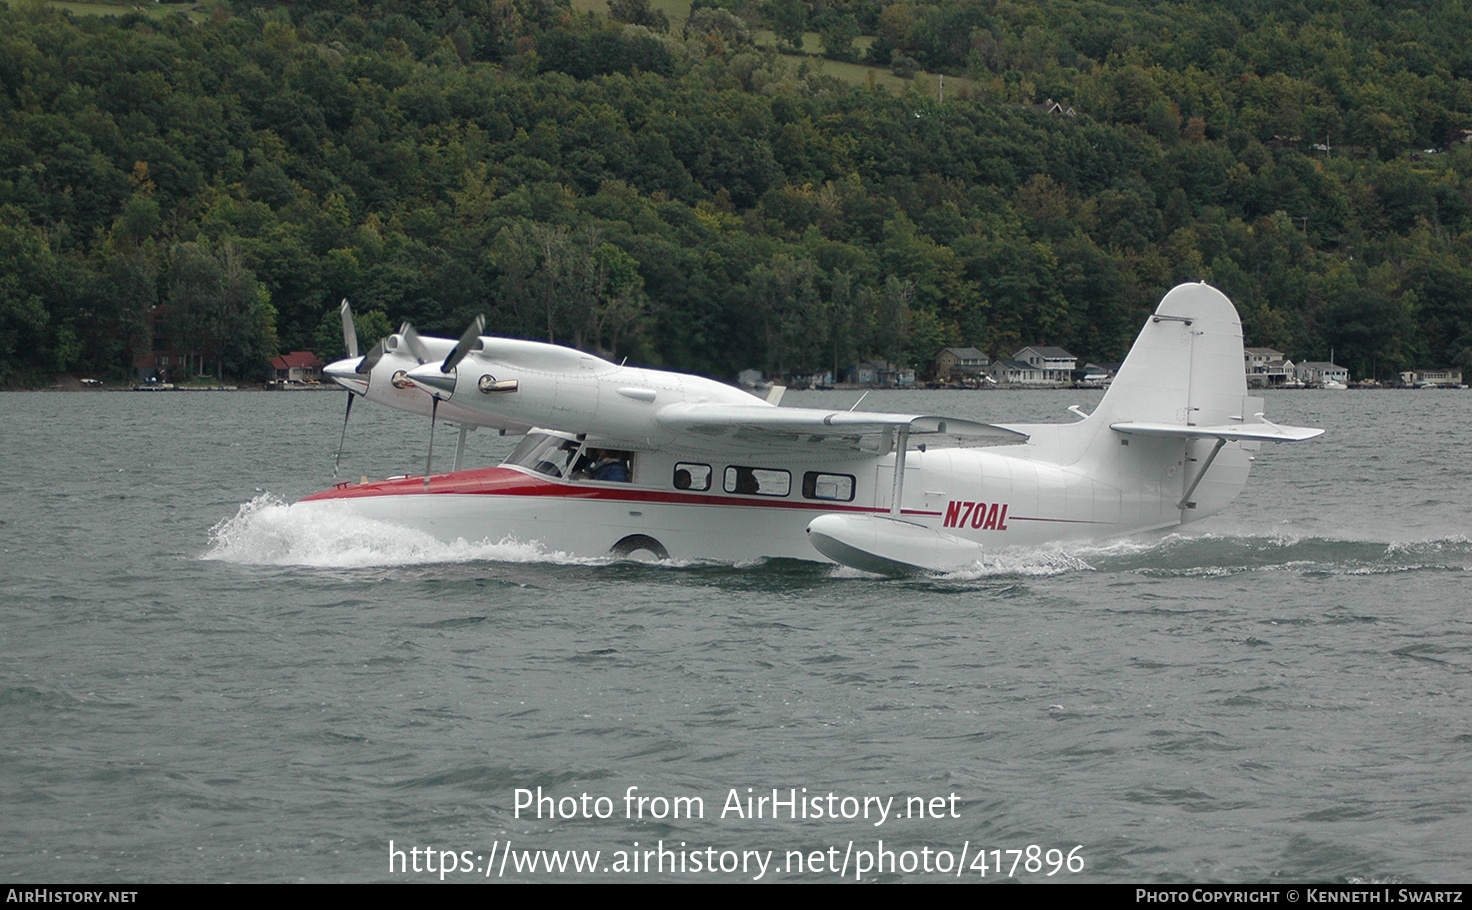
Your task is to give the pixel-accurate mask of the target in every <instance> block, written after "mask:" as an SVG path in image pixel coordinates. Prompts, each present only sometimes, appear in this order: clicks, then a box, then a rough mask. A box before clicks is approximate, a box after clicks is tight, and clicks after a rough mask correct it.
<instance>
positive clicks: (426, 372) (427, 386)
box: [409, 316, 486, 400]
mask: <svg viewBox="0 0 1472 910" xmlns="http://www.w3.org/2000/svg"><path fill="white" fill-rule="evenodd" d="M485 330H486V318H485V317H484V316H477V317H475V321H474V322H472V323H471V324H470V328H468V329H466V330H465V334H464V335H461V336H460V340H459V341H457V342H456V343H455V348H454V350H452V351H450V354H449V356H448V357H446V358H445V362H444V363H441V364H439V365H437V366H436V365H432V364H427V363H426V364H422V365H420V366H418V367H416V368H414V369H412V370H410V371H409V379H410V380H411V381H413V382H414V384H415V385H417V386H419V387H420V388H422V389H424V391H426V392H428V393H429V394H431V395H433V396H434V397H435V399H436V400H438V399H440V398H449V397H450V396H451V395H453V394H455V376H454V371H455V366H456V364H458V363H459V362H460V361H462V360H464V359H465V355H467V354H469V353H470V352H471V350H473V349H474V348H475V345H476V343H477V342H478V341H479V340H480V336H481V334H482V333H483V332H485Z"/></svg>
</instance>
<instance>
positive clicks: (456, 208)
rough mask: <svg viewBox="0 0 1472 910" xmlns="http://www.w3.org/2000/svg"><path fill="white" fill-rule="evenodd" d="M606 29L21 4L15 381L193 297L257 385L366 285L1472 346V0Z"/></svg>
mask: <svg viewBox="0 0 1472 910" xmlns="http://www.w3.org/2000/svg"><path fill="white" fill-rule="evenodd" d="M1392 12H1393V11H1392ZM610 13H611V17H612V19H611V21H610V20H609V19H604V18H603V17H601V16H596V15H591V14H585V13H574V12H573V11H572V9H571V7H570V6H569V5H568V4H567V3H565V2H562V0H493V2H487V0H443V2H436V3H423V4H402V3H384V2H369V3H361V4H343V3H313V4H298V5H280V4H276V3H254V2H239V3H234V4H232V5H231V6H230V7H226V6H224V5H221V6H218V7H215V12H214V14H213V15H212V16H210V17H207V20H208V21H201V22H199V24H198V25H188V24H187V23H185V22H183V21H182V20H179V19H178V17H173V18H168V17H166V18H163V19H154V20H145V19H143V18H142V17H125V18H104V17H94V16H78V17H73V16H71V15H68V14H63V13H59V12H56V11H54V10H51V9H48V8H46V7H44V6H42V5H39V4H30V5H28V6H25V7H24V8H17V7H11V8H0V26H3V32H0V34H3V35H4V37H3V38H0V44H3V46H4V50H3V52H0V123H3V128H0V358H3V360H4V361H5V363H6V364H7V366H6V368H5V369H6V371H7V375H8V376H9V377H16V376H21V375H27V376H36V375H39V374H40V373H43V372H45V371H50V370H68V369H85V370H89V371H91V370H101V371H112V372H117V371H120V370H125V369H127V368H128V367H129V366H130V365H131V362H132V360H133V358H134V356H135V355H137V354H139V353H143V352H147V351H149V350H151V346H152V338H151V334H150V333H151V331H152V325H153V320H152V318H151V316H150V311H151V309H152V308H153V307H155V306H158V305H166V306H167V307H168V308H169V309H168V311H167V313H168V315H167V318H166V320H165V322H166V323H167V325H166V326H165V328H166V330H167V331H168V332H169V333H170V335H171V339H170V340H171V343H172V344H176V345H177V344H179V343H181V342H187V344H188V345H189V346H190V347H192V349H193V350H194V351H195V352H196V353H198V354H200V355H202V356H203V358H204V359H205V360H206V361H207V362H208V363H209V364H210V367H211V369H212V370H213V371H214V372H215V373H217V374H223V373H236V374H239V375H243V376H251V375H253V371H255V373H254V374H255V375H258V371H259V370H260V369H261V368H262V365H263V362H264V359H265V358H266V357H267V356H268V355H269V354H270V353H273V352H274V350H275V347H276V345H277V344H278V341H279V343H280V344H281V345H282V346H285V347H286V348H288V349H296V348H304V347H311V346H313V345H317V346H319V347H320V348H321V350H319V351H318V353H319V354H323V355H324V356H329V357H330V356H334V354H335V352H336V351H337V350H339V349H340V346H341V337H340V336H341V332H340V326H339V325H338V324H337V323H336V303H337V301H338V300H340V299H341V298H342V297H343V296H348V297H350V298H351V299H352V300H353V302H354V304H355V306H356V307H358V308H359V309H361V310H362V311H363V312H364V313H365V314H366V315H365V316H364V317H362V318H365V319H368V318H372V319H373V321H374V322H375V323H377V324H375V325H374V326H373V327H372V328H371V329H368V328H364V329H360V338H362V339H363V340H364V342H365V346H366V344H369V343H371V341H372V340H373V339H375V338H376V337H378V336H379V335H380V334H385V333H387V331H388V330H389V328H391V324H390V323H389V322H388V316H387V314H393V317H394V318H395V319H408V320H411V321H413V322H414V324H415V325H417V326H419V327H420V328H421V330H423V331H426V332H435V333H440V334H458V333H459V332H460V331H461V330H462V329H463V328H464V326H465V325H466V324H467V323H468V321H469V320H470V319H471V318H472V317H473V316H474V315H475V314H476V313H478V312H482V311H484V312H487V314H488V315H489V317H490V319H491V321H492V324H493V329H494V330H495V331H500V332H510V333H517V334H523V335H528V336H534V337H543V338H549V339H554V340H557V341H558V342H561V343H571V344H575V345H578V346H583V347H587V348H589V349H597V350H602V351H604V352H628V353H632V354H633V355H634V356H636V357H638V358H641V359H642V360H643V361H644V362H649V363H659V364H664V365H668V366H672V367H676V368H681V369H692V370H700V371H706V372H712V373H717V374H727V373H731V372H734V371H735V370H736V369H738V368H741V367H744V366H749V365H752V364H757V363H761V364H765V365H767V366H768V367H769V368H770V369H774V370H775V369H789V370H809V369H816V368H819V367H827V368H832V369H834V370H835V372H839V371H841V370H842V368H843V367H844V366H846V365H847V362H850V361H851V360H852V359H853V358H856V357H866V356H882V357H885V358H887V359H891V360H895V361H898V362H902V363H906V362H907V363H909V364H911V365H914V366H921V367H923V366H924V365H925V364H926V362H927V360H928V359H929V358H930V357H931V356H932V355H933V354H934V351H935V349H937V348H938V347H940V346H942V345H943V344H948V343H972V344H978V345H980V346H982V347H985V348H988V351H989V353H992V354H999V353H1000V354H1006V353H1010V351H1011V350H1015V347H1016V346H1019V345H1020V344H1025V343H1048V344H1058V345H1061V346H1064V347H1067V348H1069V349H1070V350H1072V351H1073V352H1074V353H1076V354H1078V355H1080V356H1081V357H1084V358H1087V359H1094V360H1113V359H1118V358H1119V357H1121V356H1122V355H1123V354H1124V352H1125V349H1126V347H1127V345H1128V344H1129V341H1130V339H1131V338H1132V337H1133V334H1134V332H1135V330H1136V329H1137V328H1138V323H1139V320H1140V319H1141V318H1143V315H1144V314H1145V313H1146V312H1148V310H1149V309H1150V307H1151V306H1152V305H1153V303H1154V302H1155V300H1156V299H1158V295H1159V294H1160V293H1161V292H1162V291H1164V290H1165V289H1166V288H1167V287H1169V286H1170V284H1172V283H1174V282H1176V281H1180V280H1186V279H1199V278H1205V279H1207V280H1211V281H1213V282H1215V283H1217V284H1218V285H1219V286H1221V287H1222V288H1223V289H1224V290H1226V291H1227V292H1228V293H1229V294H1231V295H1232V296H1233V297H1234V299H1236V300H1237V301H1238V303H1239V304H1240V306H1241V309H1242V312H1243V316H1244V324H1245V328H1246V332H1247V335H1248V340H1249V342H1250V343H1254V344H1263V345H1271V346H1275V347H1278V348H1279V349H1282V350H1286V351H1288V352H1289V353H1290V355H1291V356H1294V357H1296V358H1298V359H1303V358H1304V357H1307V356H1312V357H1315V358H1321V357H1327V356H1329V352H1330V351H1331V350H1332V351H1334V353H1335V356H1336V357H1339V358H1340V359H1341V361H1343V362H1346V365H1348V366H1350V367H1351V368H1352V369H1353V370H1354V372H1355V375H1356V376H1359V375H1364V374H1365V373H1367V372H1373V373H1376V374H1378V375H1380V376H1381V377H1387V376H1389V375H1391V373H1392V372H1393V371H1394V370H1396V369H1398V368H1401V367H1403V366H1426V365H1440V364H1445V365H1460V366H1463V367H1464V368H1472V311H1469V303H1468V301H1469V300H1472V272H1469V270H1468V266H1467V265H1466V263H1467V262H1469V261H1472V255H1469V254H1472V146H1462V145H1459V144H1457V143H1456V142H1455V141H1454V140H1455V139H1457V138H1459V137H1460V135H1461V134H1460V133H1459V132H1458V131H1460V130H1464V129H1472V92H1468V91H1467V90H1466V86H1465V85H1464V83H1465V81H1466V80H1465V78H1464V77H1465V74H1466V73H1467V72H1468V69H1467V65H1466V62H1465V60H1466V54H1467V52H1466V50H1465V49H1466V48H1467V47H1472V41H1469V40H1468V39H1469V38H1472V35H1469V34H1468V33H1469V32H1472V18H1469V17H1467V16H1465V15H1464V14H1463V13H1462V11H1461V8H1460V6H1457V5H1455V4H1453V5H1449V6H1445V7H1436V6H1434V5H1433V6H1431V7H1427V8H1426V9H1424V10H1418V11H1417V12H1416V14H1415V16H1414V17H1412V18H1409V19H1402V18H1400V17H1398V16H1397V15H1393V14H1387V13H1386V12H1385V10H1384V8H1383V7H1379V6H1375V5H1368V6H1364V5H1362V6H1355V5H1353V4H1349V5H1346V4H1342V3H1335V4H1331V3H1328V2H1326V0H1308V2H1306V3H1305V4H1301V5H1300V6H1298V7H1295V8H1293V9H1292V10H1288V9H1286V8H1282V7H1280V6H1274V5H1272V4H1269V3H1266V2H1265V0H1244V2H1242V3H1237V4H1235V5H1230V6H1227V7H1223V6H1221V5H1214V6H1213V5H1189V4H1177V5H1174V6H1171V7H1169V8H1168V9H1167V8H1165V7H1160V6H1151V5H1147V4H1138V3H1133V2H1127V0H1113V2H1109V3H1095V4H1091V5H1087V6H1083V7H1081V6H1080V5H1078V4H1076V3H1065V2H1062V0H1041V2H1038V3H1032V4H1010V3H976V2H972V0H942V2H936V3H927V4H916V3H910V2H881V0H873V2H858V3H849V4H837V5H835V4H832V3H826V2H825V3H821V4H819V3H812V2H806V0H773V2H769V3H766V4H763V5H758V4H757V3H755V2H739V0H721V2H718V3H716V2H709V0H700V2H698V3H697V4H696V5H695V6H693V7H692V11H691V14H690V16H689V18H688V19H687V20H686V21H685V23H684V29H683V32H682V33H681V34H680V35H679V36H671V35H669V34H667V33H666V31H665V28H664V26H663V24H662V22H661V19H660V15H659V14H660V10H657V9H655V8H654V7H653V6H652V5H651V4H650V2H648V0H615V2H614V3H613V4H612V5H611V7H610ZM753 17H761V18H763V19H764V20H765V22H766V23H767V24H768V25H770V26H771V27H772V28H773V29H774V30H775V31H776V33H777V35H778V37H779V39H780V40H781V41H783V42H784V43H785V44H787V45H789V46H791V47H798V46H800V44H801V42H802V34H803V30H804V29H806V28H810V27H811V28H816V29H817V30H818V31H819V38H820V40H821V42H822V44H823V48H824V51H825V53H826V54H827V55H828V56H830V57H834V58H836V59H844V58H846V57H852V56H853V55H855V54H856V51H855V49H854V43H855V40H856V37H855V36H856V35H857V29H859V28H862V29H863V30H864V31H865V32H866V33H868V34H872V35H874V36H875V37H874V40H873V41H872V43H871V44H870V45H869V47H868V51H867V53H866V57H867V58H868V59H869V60H871V61H873V62H876V63H882V64H883V65H886V66H892V67H894V68H895V70H896V72H905V73H910V74H913V73H915V72H916V71H918V69H919V68H921V67H923V68H924V69H925V70H927V71H929V72H932V73H935V72H946V73H950V74H966V75H968V76H969V77H970V82H969V84H968V85H967V87H965V88H962V89H960V90H957V91H953V90H952V84H951V81H950V80H947V83H946V91H945V98H944V102H943V103H942V102H940V101H939V100H938V99H937V91H936V88H937V86H936V85H935V84H934V83H933V82H928V81H927V80H926V79H924V78H920V79H916V80H915V82H914V84H913V86H912V85H910V84H909V83H907V84H906V86H905V88H904V90H903V92H902V93H900V94H898V95H896V94H891V93H890V92H889V91H887V90H884V89H882V88H878V87H875V88H871V87H852V86H848V85H845V84H843V83H841V82H839V81H837V80H834V79H829V78H825V77H824V76H822V75H821V74H820V68H819V67H817V66H794V65H793V64H792V63H791V62H790V58H787V57H784V56H782V55H780V54H777V53H776V52H775V51H773V50H771V49H762V48H758V47H755V46H753V45H752V43H751V32H750V28H749V27H748V24H747V23H748V22H749V21H756V20H755V19H754V18H753ZM1048 99H1052V100H1055V101H1058V102H1060V103H1061V104H1062V106H1063V107H1071V108H1073V109H1074V110H1075V111H1076V116H1067V115H1065V114H1063V113H1061V112H1058V111H1054V112H1051V113H1049V112H1046V111H1045V110H1044V109H1042V107H1043V102H1044V101H1046V100H1048ZM1427 149H1436V150H1438V153H1437V154H1428V153H1427V151H1426V150H1427ZM1443 149H1445V150H1446V153H1445V154H1442V153H1440V150H1443ZM375 314H377V315H375Z"/></svg>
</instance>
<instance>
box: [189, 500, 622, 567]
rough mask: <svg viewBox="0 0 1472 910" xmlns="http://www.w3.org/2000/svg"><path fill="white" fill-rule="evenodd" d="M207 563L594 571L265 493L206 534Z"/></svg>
mask: <svg viewBox="0 0 1472 910" xmlns="http://www.w3.org/2000/svg"><path fill="white" fill-rule="evenodd" d="M202 558H204V559H218V560H221V561H224V562H233V563H240V564H242V565H265V566H309V567H314V568H333V569H344V568H347V569H351V568H368V567H374V566H409V565H425V564H433V563H464V562H478V561H486V560H493V561H498V562H557V563H577V564H593V563H597V562H606V560H587V559H576V558H574V557H572V556H569V555H567V554H566V553H561V552H549V551H547V550H545V549H544V548H542V547H541V546H540V545H538V544H536V543H522V542H520V541H517V540H513V539H511V538H507V539H504V540H501V541H494V542H493V541H490V540H481V541H477V542H475V543H470V542H467V541H464V540H457V541H455V542H454V543H445V542H444V541H442V540H437V539H435V538H434V537H432V536H430V535H428V534H426V533H424V532H422V531H415V530H413V529H410V528H404V527H400V526H399V525H395V524H391V523H389V522H384V521H373V520H369V519H364V518H362V517H361V516H357V515H354V514H352V513H351V512H349V511H347V510H346V509H344V510H341V511H338V510H334V509H331V508H328V509H323V508H320V507H318V508H316V509H313V510H311V511H310V512H308V511H307V510H305V509H295V508H293V507H292V506H291V505H290V504H288V503H287V502H286V501H285V500H283V499H281V498H280V497H279V496H275V495H272V494H270V493H263V494H261V495H260V496H257V497H256V498H255V499H252V500H251V501H250V502H247V503H244V504H243V505H241V507H240V510H239V511H238V512H236V513H235V516H234V517H232V518H227V519H225V520H224V521H222V522H220V523H219V524H217V525H215V526H214V527H213V528H212V529H210V547H209V550H207V551H206V552H205V553H204V555H203V557H202Z"/></svg>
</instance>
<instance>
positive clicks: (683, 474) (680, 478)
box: [675, 468, 691, 490]
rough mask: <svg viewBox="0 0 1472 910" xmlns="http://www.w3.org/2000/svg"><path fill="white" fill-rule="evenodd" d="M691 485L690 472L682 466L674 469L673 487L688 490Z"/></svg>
mask: <svg viewBox="0 0 1472 910" xmlns="http://www.w3.org/2000/svg"><path fill="white" fill-rule="evenodd" d="M690 486H691V480H690V472H689V471H687V470H685V469H684V468H676V469H675V489H677V490H688V489H690Z"/></svg>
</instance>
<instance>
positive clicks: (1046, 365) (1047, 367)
mask: <svg viewBox="0 0 1472 910" xmlns="http://www.w3.org/2000/svg"><path fill="white" fill-rule="evenodd" d="M1012 359H1013V360H1019V361H1021V362H1023V363H1026V364H1030V365H1031V366H1034V367H1036V368H1038V369H1040V370H1042V371H1043V381H1044V382H1072V381H1073V371H1074V368H1076V367H1077V366H1078V358H1077V357H1074V356H1073V355H1072V354H1070V353H1068V352H1067V351H1065V350H1063V349H1062V348H1052V347H1026V348H1023V349H1022V350H1020V351H1018V352H1017V353H1016V354H1013V355H1012Z"/></svg>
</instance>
